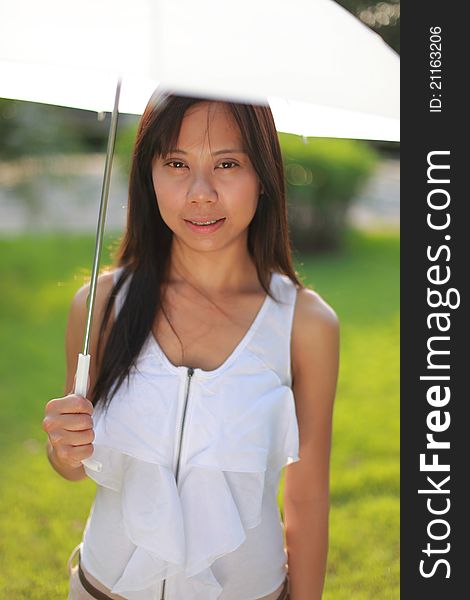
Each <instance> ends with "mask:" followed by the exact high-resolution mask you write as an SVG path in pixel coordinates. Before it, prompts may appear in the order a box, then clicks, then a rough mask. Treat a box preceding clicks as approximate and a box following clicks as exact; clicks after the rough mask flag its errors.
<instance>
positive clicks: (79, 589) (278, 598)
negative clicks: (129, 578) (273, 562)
mask: <svg viewBox="0 0 470 600" xmlns="http://www.w3.org/2000/svg"><path fill="white" fill-rule="evenodd" d="M80 545H81V544H78V545H77V546H75V548H74V549H73V550H72V553H71V555H70V556H69V559H68V561H67V570H68V573H69V595H68V598H67V600H95V597H94V596H91V595H90V594H89V593H88V592H87V591H86V589H85V588H84V587H83V585H82V583H81V581H80V578H79V576H78V563H77V564H76V565H75V566H72V563H73V561H74V558H75V556H78V551H79V549H80ZM82 571H83V573H84V575H85V578H86V579H87V580H88V581H89V582H90V583H91V584H92V585H93V586H94V587H95V588H96V589H98V590H100V591H101V592H103V593H105V594H107V595H108V596H109V597H110V598H112V599H113V600H125V598H124V597H123V596H118V595H117V594H112V593H111V592H110V590H109V589H108V588H106V587H104V585H103V584H102V583H101V582H100V581H98V579H96V578H95V577H93V575H91V574H90V573H89V572H88V571H87V570H86V569H84V567H83V565H82ZM283 588H284V584H282V585H281V587H280V588H278V589H277V590H276V591H274V592H273V593H272V594H269V595H268V596H264V597H263V598H260V600H289V594H288V592H287V590H286V589H283ZM279 594H280V595H279Z"/></svg>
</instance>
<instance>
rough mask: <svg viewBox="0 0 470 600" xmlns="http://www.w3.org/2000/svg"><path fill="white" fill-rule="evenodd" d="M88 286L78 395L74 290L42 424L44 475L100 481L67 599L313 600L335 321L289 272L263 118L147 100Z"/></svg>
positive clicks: (321, 560) (324, 501)
mask: <svg viewBox="0 0 470 600" xmlns="http://www.w3.org/2000/svg"><path fill="white" fill-rule="evenodd" d="M98 282H99V283H98V288H97V300H96V311H95V318H94V327H93V331H92V335H91V351H90V354H91V357H92V358H91V366H90V379H89V388H88V390H89V391H88V392H87V396H88V398H81V397H79V396H76V395H74V394H73V393H72V392H71V391H70V390H73V384H74V381H73V378H74V373H75V369H76V360H77V356H78V353H79V352H80V351H81V344H82V336H83V331H84V325H85V315H86V298H87V295H88V288H89V286H88V285H86V286H83V287H82V288H81V289H80V290H78V292H77V293H76V295H75V297H74V299H73V301H72V305H71V310H70V315H69V321H68V326H67V333H66V350H67V381H66V386H65V391H66V394H67V392H69V393H68V394H67V395H66V396H64V397H62V398H57V399H53V400H51V401H50V402H48V404H47V405H46V408H45V413H46V415H45V418H44V421H43V428H44V430H45V431H46V432H47V433H48V436H49V440H48V456H49V459H50V461H51V464H52V466H53V467H54V469H55V470H56V471H57V472H59V473H60V474H61V475H62V476H64V477H65V478H67V479H69V480H80V479H83V478H85V477H86V476H87V475H88V476H89V477H91V478H92V479H94V480H95V481H96V482H97V483H98V486H97V492H96V497H95V501H94V504H93V507H92V510H91V511H90V516H89V518H88V521H87V525H86V528H85V532H84V536H83V540H82V542H81V543H80V544H79V545H78V546H77V547H76V548H75V549H74V551H73V552H72V554H71V556H70V558H69V563H68V565H69V573H70V594H69V599H70V600H77V599H79V598H118V599H119V598H128V599H130V600H147V599H150V598H152V599H153V598H155V599H157V600H183V599H184V600H188V599H189V600H215V599H216V598H220V599H223V600H255V599H256V600H278V599H283V600H285V599H286V598H290V599H291V600H315V599H320V598H321V595H322V589H323V584H324V577H325V568H326V559H327V547H328V510H329V456H330V446H331V432H332V413H333V403H334V396H335V390H336V381H337V373H338V362H339V324H338V319H337V316H336V314H335V312H334V311H333V309H332V308H331V307H330V306H328V304H327V303H326V302H325V301H324V300H323V299H322V298H321V297H320V296H319V295H318V294H317V293H316V292H314V291H313V290H310V289H308V288H306V287H305V286H304V285H303V284H302V283H301V282H300V281H299V279H298V278H297V276H296V273H295V271H294V268H293V265H292V258H291V248H290V242H289V237H288V223H287V213H286V202H285V194H284V174H283V162H282V157H281V152H280V146H279V141H278V137H277V133H276V130H275V126H274V121H273V118H272V114H271V111H270V109H269V107H268V106H254V105H249V104H238V103H230V102H222V101H212V100H207V99H202V98H189V97H183V96H178V95H174V94H170V93H168V92H160V93H158V94H156V95H154V97H153V98H152V100H151V101H150V103H149V105H148V106H147V109H146V111H145V113H144V115H143V117H142V119H141V123H140V126H139V131H138V134H137V140H136V144H135V151H134V156H133V164H132V169H131V175H130V186H129V205H128V222H127V229H126V233H125V236H124V238H123V240H122V243H121V246H120V248H119V250H118V255H117V268H115V269H114V270H113V271H111V272H109V273H104V274H102V275H100V277H99V279H98ZM103 349H104V350H103ZM92 454H93V459H94V460H97V461H98V462H99V463H100V464H101V471H93V470H91V469H89V468H88V467H86V466H84V465H83V464H82V463H81V460H83V459H85V458H88V457H90V456H91V455H92ZM287 465H289V466H288V467H287V468H286V471H285V488H284V505H283V506H284V514H283V521H284V527H283V524H282V523H281V519H280V514H279V509H278V506H277V499H276V497H277V493H278V485H279V481H280V475H281V472H282V468H283V467H286V466H287ZM284 534H285V543H284ZM77 553H78V556H79V565H78V566H75V567H73V568H72V566H71V565H72V561H73V559H74V557H75V555H76V554H77Z"/></svg>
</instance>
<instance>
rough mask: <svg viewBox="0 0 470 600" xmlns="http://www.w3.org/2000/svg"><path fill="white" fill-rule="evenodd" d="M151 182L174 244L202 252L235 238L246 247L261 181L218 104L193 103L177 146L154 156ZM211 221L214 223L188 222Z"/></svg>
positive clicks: (234, 127)
mask: <svg viewBox="0 0 470 600" xmlns="http://www.w3.org/2000/svg"><path fill="white" fill-rule="evenodd" d="M209 108H210V113H209V122H208V111H209ZM207 129H209V132H208V133H207ZM208 135H209V137H210V147H209V140H208ZM152 178H153V185H154V189H155V194H156V196H157V202H158V206H159V209H160V213H161V215H162V218H163V220H164V221H165V223H166V224H167V225H168V227H169V228H170V229H171V230H172V231H173V233H174V235H175V236H176V237H178V238H179V240H180V241H183V242H184V243H186V244H187V245H189V246H191V247H193V248H199V249H208V250H215V249H218V248H222V247H224V246H226V245H227V244H229V243H231V242H232V241H234V240H237V239H241V240H242V241H243V243H246V236H247V233H248V225H249V224H250V222H251V220H252V219H253V216H254V214H255V211H256V206H257V203H258V197H259V195H260V192H261V183H260V180H259V178H258V176H257V174H256V172H255V170H254V168H253V165H252V164H251V161H250V159H249V157H248V155H247V154H245V153H244V152H243V144H242V138H241V133H240V129H239V127H238V125H237V124H236V122H235V121H234V119H233V117H232V116H231V115H230V113H229V112H228V109H227V108H226V107H225V106H224V105H223V104H222V103H219V102H210V103H209V102H204V103H199V104H196V105H194V106H192V107H190V108H189V109H188V110H187V111H186V113H185V115H184V117H183V121H182V124H181V129H180V133H179V137H178V141H177V148H175V149H173V150H172V151H171V152H170V153H169V154H168V155H167V156H163V157H157V158H155V160H154V161H153V167H152ZM216 219H217V220H218V221H217V223H216V224H214V225H194V224H192V223H191V221H197V222H199V223H200V222H207V221H214V220H216ZM219 219H220V220H219Z"/></svg>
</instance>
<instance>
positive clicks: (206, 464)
mask: <svg viewBox="0 0 470 600" xmlns="http://www.w3.org/2000/svg"><path fill="white" fill-rule="evenodd" d="M121 269H122V268H119V269H117V270H116V271H115V272H114V281H115V282H116V281H117V278H118V276H119V274H120V271H121ZM129 281H130V277H129V278H128V279H127V281H126V283H125V284H124V286H123V287H122V288H121V290H120V293H119V294H118V296H117V298H116V314H117V312H118V311H119V309H120V307H121V306H122V303H123V294H125V293H126V290H127V287H128V285H129ZM270 289H271V291H272V292H273V294H274V297H275V298H276V299H277V300H279V301H280V302H275V301H273V300H272V299H271V298H270V297H269V296H266V299H265V301H264V303H263V305H262V306H261V308H260V310H259V312H258V314H257V316H256V318H255V320H254V321H253V323H252V325H251V327H250V329H249V330H248V332H247V333H246V335H245V337H244V338H243V339H242V340H241V341H240V343H239V344H238V346H237V347H236V348H235V350H234V351H233V352H232V354H231V355H230V356H229V357H228V358H227V360H225V362H224V363H223V364H222V365H220V366H219V367H218V368H217V369H215V370H212V371H205V370H203V369H200V368H195V369H191V368H190V367H186V366H175V365H174V364H172V363H171V362H170V361H169V359H168V358H167V357H166V356H165V354H164V353H163V351H162V349H161V348H160V347H159V345H158V343H157V341H156V340H155V338H154V336H153V334H152V333H151V334H150V335H149V337H148V339H147V340H146V342H145V344H144V346H143V348H142V351H141V353H140V355H139V357H138V359H137V362H136V367H132V368H131V372H130V378H129V382H127V380H125V381H124V383H123V384H122V386H121V387H120V388H119V389H118V391H117V392H116V394H115V396H114V397H113V399H112V401H111V404H110V406H109V409H108V412H107V414H106V413H105V411H104V410H100V407H99V406H97V407H96V408H95V410H94V413H93V423H94V432H95V440H94V442H93V444H94V453H93V459H95V460H98V461H99V462H100V463H101V464H102V470H101V471H100V472H96V471H92V470H91V469H89V468H87V467H85V471H86V473H87V475H88V477H90V478H91V479H93V480H94V481H96V483H97V484H98V486H97V491H96V496H95V499H94V502H93V505H92V507H91V511H90V515H89V517H88V520H87V524H86V527H85V531H84V534H83V540H82V543H81V558H82V562H83V566H84V568H85V569H86V570H87V571H88V572H89V573H90V574H91V575H93V576H94V577H96V578H97V579H98V580H99V581H101V582H102V583H103V585H105V586H106V587H107V588H109V589H110V590H111V592H112V593H115V594H119V595H121V596H123V597H124V598H128V599H129V600H161V599H162V597H163V599H164V600H255V599H258V598H262V597H263V596H266V595H269V594H270V593H271V592H273V591H274V590H276V589H277V588H278V587H279V586H280V585H282V583H283V581H284V578H285V576H286V573H287V554H286V551H285V548H284V530H283V524H282V520H281V515H280V512H279V508H278V504H277V495H278V487H279V482H280V477H281V473H282V468H283V467H284V466H285V465H287V464H289V463H291V462H294V461H297V460H299V456H298V449H299V433H298V424H297V418H296V411H295V403H294V396H293V393H292V389H291V383H292V380H291V369H290V340H291V330H292V321H293V313H294V306H295V299H296V291H297V290H296V287H295V285H294V284H293V282H292V281H291V280H290V279H289V278H288V277H287V276H286V275H283V274H280V273H273V275H272V279H271V284H270ZM176 473H177V475H176ZM164 580H165V583H163V582H164ZM162 590H163V591H164V593H163V594H162Z"/></svg>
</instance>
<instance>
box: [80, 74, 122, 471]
mask: <svg viewBox="0 0 470 600" xmlns="http://www.w3.org/2000/svg"><path fill="white" fill-rule="evenodd" d="M120 93H121V80H120V79H119V80H118V82H117V86H116V95H115V98H114V108H113V113H112V116H111V124H110V126H109V135H108V147H107V150H106V163H105V167H104V175H103V186H102V189H101V201H100V212H99V217H98V226H97V231H96V243H95V255H94V258H93V270H92V273H91V281H90V291H89V293H88V296H87V309H88V314H87V322H86V329H85V337H84V341H83V352H82V353H81V354H79V355H78V364H77V372H76V375H75V389H74V394H77V395H78V396H83V397H86V394H87V388H88V372H89V368H90V355H89V354H88V350H89V347H90V332H91V324H92V322H93V310H94V306H95V297H96V282H97V279H98V271H99V265H100V258H101V248H102V245H103V232H104V224H105V219H106V210H107V207H108V196H109V184H110V180H111V167H112V163H113V155H114V146H115V142H116V130H117V123H118V115H119V96H120ZM81 462H82V464H83V465H85V466H86V467H88V468H89V469H91V470H92V471H101V468H102V465H101V463H100V462H98V461H96V460H93V459H92V458H86V459H84V460H82V461H81Z"/></svg>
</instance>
